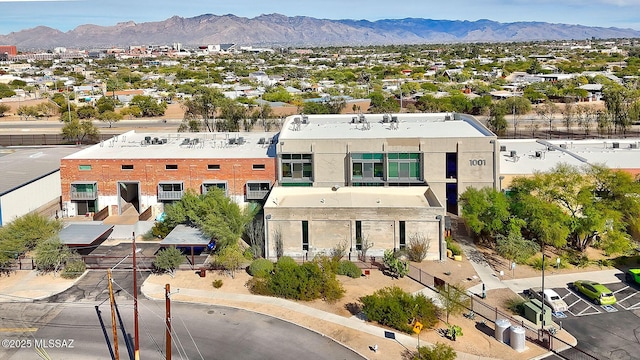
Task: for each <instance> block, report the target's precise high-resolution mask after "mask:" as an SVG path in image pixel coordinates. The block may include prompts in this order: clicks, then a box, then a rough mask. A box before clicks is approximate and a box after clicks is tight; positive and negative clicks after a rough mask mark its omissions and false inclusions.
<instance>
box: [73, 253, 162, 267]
mask: <svg viewBox="0 0 640 360" xmlns="http://www.w3.org/2000/svg"><path fill="white" fill-rule="evenodd" d="M136 260H137V261H136V268H137V269H138V270H152V269H153V261H154V260H155V256H136ZM82 261H84V263H85V264H86V265H87V269H111V268H113V267H114V266H116V265H118V269H133V258H132V257H128V258H124V259H123V258H122V256H102V255H86V256H83V257H82Z"/></svg>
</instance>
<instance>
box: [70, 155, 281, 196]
mask: <svg viewBox="0 0 640 360" xmlns="http://www.w3.org/2000/svg"><path fill="white" fill-rule="evenodd" d="M167 164H170V165H177V166H178V169H177V170H167V169H166V168H165V166H166V165H167ZM254 164H256V165H260V164H264V169H254V168H253V166H254ZM80 165H91V169H90V170H80ZM122 165H133V170H123V169H122ZM208 165H219V166H220V169H219V170H209V169H208ZM60 177H61V186H62V200H63V201H70V194H69V192H70V188H71V183H73V182H74V181H87V182H93V181H95V182H97V184H98V194H99V196H117V195H118V188H117V184H118V182H122V181H131V182H139V183H140V195H141V196H156V195H157V189H158V183H160V182H166V181H182V182H183V183H184V189H185V191H186V190H187V189H193V190H194V191H195V192H196V193H201V185H202V183H203V182H205V181H212V180H214V181H226V182H227V188H228V191H229V195H230V196H232V195H244V193H245V184H246V182H247V181H265V180H266V181H269V182H270V183H271V184H273V183H274V182H275V179H276V159H275V158H252V159H136V160H126V159H114V160H110V159H91V160H78V159H62V161H61V164H60Z"/></svg>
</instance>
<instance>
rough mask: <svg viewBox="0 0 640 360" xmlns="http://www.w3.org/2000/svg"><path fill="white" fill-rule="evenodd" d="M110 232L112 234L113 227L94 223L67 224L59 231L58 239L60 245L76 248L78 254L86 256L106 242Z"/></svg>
mask: <svg viewBox="0 0 640 360" xmlns="http://www.w3.org/2000/svg"><path fill="white" fill-rule="evenodd" d="M111 232H113V225H105V224H102V223H94V222H91V223H82V224H69V225H67V226H65V227H64V228H63V229H62V230H60V233H59V234H58V237H59V238H60V242H61V243H62V244H64V245H66V246H68V247H70V248H76V250H78V252H79V253H81V254H82V255H86V254H88V253H90V252H91V251H92V250H93V249H94V248H95V247H97V245H99V243H101V242H103V241H104V240H106V239H107V238H108V237H109V235H110V234H111Z"/></svg>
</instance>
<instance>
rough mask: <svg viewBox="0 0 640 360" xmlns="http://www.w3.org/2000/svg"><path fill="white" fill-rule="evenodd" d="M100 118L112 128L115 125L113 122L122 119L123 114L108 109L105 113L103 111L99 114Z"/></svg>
mask: <svg viewBox="0 0 640 360" xmlns="http://www.w3.org/2000/svg"><path fill="white" fill-rule="evenodd" d="M98 119H100V121H102V122H106V123H108V124H109V128H111V126H113V123H116V122H118V121H120V120H122V114H118V113H116V112H113V111H110V110H107V111H105V112H103V113H101V114H100V115H99V116H98Z"/></svg>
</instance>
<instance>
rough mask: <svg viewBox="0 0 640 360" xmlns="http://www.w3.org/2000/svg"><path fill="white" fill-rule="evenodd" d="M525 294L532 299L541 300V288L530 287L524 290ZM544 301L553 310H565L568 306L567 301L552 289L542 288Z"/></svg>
mask: <svg viewBox="0 0 640 360" xmlns="http://www.w3.org/2000/svg"><path fill="white" fill-rule="evenodd" d="M526 294H527V295H528V296H529V297H531V298H534V299H538V300H541V298H542V289H541V288H531V289H529V290H527V291H526ZM544 303H545V304H547V305H548V306H549V307H550V308H551V310H553V312H562V311H567V310H568V309H569V306H567V303H566V302H564V300H562V298H561V297H560V295H558V293H557V292H555V290H553V289H544Z"/></svg>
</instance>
